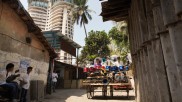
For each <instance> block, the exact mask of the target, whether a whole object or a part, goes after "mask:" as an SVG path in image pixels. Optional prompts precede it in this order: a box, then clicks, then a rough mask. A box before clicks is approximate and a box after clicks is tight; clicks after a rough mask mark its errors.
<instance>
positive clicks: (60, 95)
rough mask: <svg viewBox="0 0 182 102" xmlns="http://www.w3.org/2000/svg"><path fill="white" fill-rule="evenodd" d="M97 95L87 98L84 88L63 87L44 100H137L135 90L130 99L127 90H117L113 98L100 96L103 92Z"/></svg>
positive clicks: (80, 101)
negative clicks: (119, 91) (121, 92)
mask: <svg viewBox="0 0 182 102" xmlns="http://www.w3.org/2000/svg"><path fill="white" fill-rule="evenodd" d="M95 95H96V97H95V98H94V99H87V96H86V93H85V90H84V89H61V90H57V91H56V93H53V94H52V95H48V96H46V97H45V100H43V102H135V101H134V91H130V98H129V99H127V98H126V97H125V95H126V93H125V92H123V94H120V93H118V92H116V93H115V97H114V98H113V99H110V98H107V99H105V98H103V97H100V96H99V95H101V93H95ZM118 95H119V96H120V97H119V96H118Z"/></svg>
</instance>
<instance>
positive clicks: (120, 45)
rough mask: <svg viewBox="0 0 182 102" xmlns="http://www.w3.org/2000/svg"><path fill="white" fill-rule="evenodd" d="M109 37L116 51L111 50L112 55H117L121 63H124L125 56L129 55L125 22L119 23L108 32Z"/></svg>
mask: <svg viewBox="0 0 182 102" xmlns="http://www.w3.org/2000/svg"><path fill="white" fill-rule="evenodd" d="M109 37H110V39H111V42H112V44H113V45H112V46H115V47H116V49H115V50H113V49H112V51H111V52H112V54H119V55H120V56H121V57H122V58H123V59H122V60H123V62H126V56H127V54H128V53H129V37H128V31H127V24H126V22H120V23H118V24H117V26H116V27H113V28H112V29H111V30H110V31H109Z"/></svg>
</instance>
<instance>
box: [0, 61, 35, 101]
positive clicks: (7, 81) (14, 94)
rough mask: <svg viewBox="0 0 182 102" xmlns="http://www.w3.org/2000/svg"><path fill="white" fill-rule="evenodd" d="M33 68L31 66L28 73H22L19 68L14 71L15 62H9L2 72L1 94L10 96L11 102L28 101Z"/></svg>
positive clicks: (0, 80) (0, 75)
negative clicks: (27, 96)
mask: <svg viewBox="0 0 182 102" xmlns="http://www.w3.org/2000/svg"><path fill="white" fill-rule="evenodd" d="M32 69H33V68H32V67H31V66H29V67H28V68H27V70H26V73H24V74H20V73H19V70H16V71H14V64H13V63H9V64H7V65H6V70H4V71H1V72H0V96H2V97H4V98H8V99H9V102H17V101H18V100H20V102H26V95H27V91H28V89H29V87H30V73H31V71H32ZM20 93H21V94H20ZM19 96H20V97H19Z"/></svg>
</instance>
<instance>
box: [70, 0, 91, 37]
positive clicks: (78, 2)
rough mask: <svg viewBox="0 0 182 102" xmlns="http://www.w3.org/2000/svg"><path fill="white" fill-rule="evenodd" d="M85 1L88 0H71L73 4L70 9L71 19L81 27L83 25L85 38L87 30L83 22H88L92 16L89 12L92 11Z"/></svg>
mask: <svg viewBox="0 0 182 102" xmlns="http://www.w3.org/2000/svg"><path fill="white" fill-rule="evenodd" d="M87 2H88V0H73V3H74V5H75V6H74V8H73V10H72V17H73V21H74V23H77V24H78V25H80V26H81V27H82V25H83V27H84V30H85V36H86V38H87V31H86V27H85V24H88V20H92V16H91V15H90V13H91V12H93V11H92V10H90V9H89V8H88V5H87Z"/></svg>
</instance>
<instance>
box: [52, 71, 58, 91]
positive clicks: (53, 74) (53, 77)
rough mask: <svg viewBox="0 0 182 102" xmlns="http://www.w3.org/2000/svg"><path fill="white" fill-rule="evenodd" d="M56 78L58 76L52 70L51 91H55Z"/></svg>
mask: <svg viewBox="0 0 182 102" xmlns="http://www.w3.org/2000/svg"><path fill="white" fill-rule="evenodd" d="M57 78H58V74H57V73H56V72H55V71H54V72H53V73H52V82H53V85H52V88H53V92H56V91H55V89H56V83H57Z"/></svg>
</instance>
